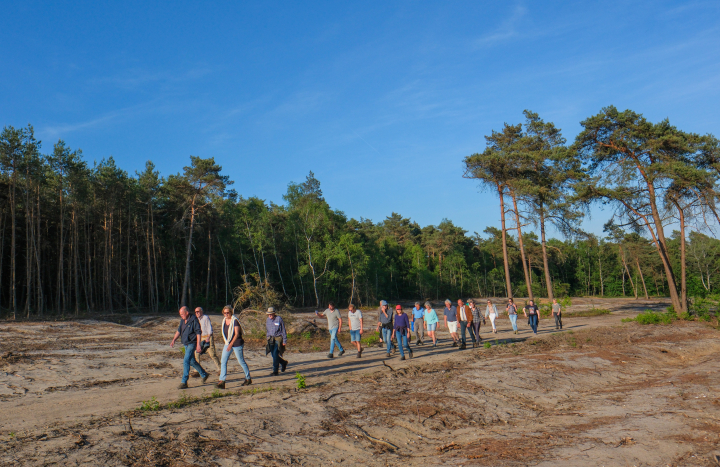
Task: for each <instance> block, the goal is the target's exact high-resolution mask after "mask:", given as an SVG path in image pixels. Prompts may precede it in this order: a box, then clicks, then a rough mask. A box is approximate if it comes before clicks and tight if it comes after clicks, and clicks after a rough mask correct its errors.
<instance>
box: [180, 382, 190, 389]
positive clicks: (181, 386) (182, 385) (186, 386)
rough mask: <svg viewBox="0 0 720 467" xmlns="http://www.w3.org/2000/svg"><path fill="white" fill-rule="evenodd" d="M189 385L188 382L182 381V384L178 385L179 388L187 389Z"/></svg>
mask: <svg viewBox="0 0 720 467" xmlns="http://www.w3.org/2000/svg"><path fill="white" fill-rule="evenodd" d="M187 388H188V385H187V383H181V384H180V386H178V389H187Z"/></svg>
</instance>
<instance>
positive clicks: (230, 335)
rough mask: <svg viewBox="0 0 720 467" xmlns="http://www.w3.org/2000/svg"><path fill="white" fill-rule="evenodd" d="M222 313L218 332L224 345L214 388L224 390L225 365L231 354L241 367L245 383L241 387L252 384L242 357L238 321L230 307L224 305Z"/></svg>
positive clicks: (241, 336)
mask: <svg viewBox="0 0 720 467" xmlns="http://www.w3.org/2000/svg"><path fill="white" fill-rule="evenodd" d="M222 313H223V317H224V319H223V322H222V328H221V329H220V331H221V332H222V337H223V340H224V341H225V345H224V346H223V351H222V358H221V359H220V381H218V383H217V384H216V385H215V387H217V388H219V389H225V377H226V376H227V363H228V360H229V359H230V355H231V354H233V353H234V354H235V358H237V361H238V363H239V364H240V366H241V367H242V369H243V373H245V381H243V383H242V384H241V386H247V385H249V384H252V379H250V369H249V368H248V366H247V363H245V356H244V355H243V346H244V345H245V341H244V340H243V332H242V326H240V320H239V319H237V316H235V315H234V314H233V308H232V307H231V306H230V305H225V308H223V311H222Z"/></svg>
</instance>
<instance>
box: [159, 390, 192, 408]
mask: <svg viewBox="0 0 720 467" xmlns="http://www.w3.org/2000/svg"><path fill="white" fill-rule="evenodd" d="M197 401H198V398H197V397H195V396H191V395H188V394H185V393H183V395H182V396H180V399H178V400H175V401H173V402H168V403H167V408H168V409H181V408H183V407H185V406H188V405H190V404H193V403H195V402H197Z"/></svg>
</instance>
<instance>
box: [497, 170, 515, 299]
mask: <svg viewBox="0 0 720 467" xmlns="http://www.w3.org/2000/svg"><path fill="white" fill-rule="evenodd" d="M497 190H498V196H499V197H500V225H501V229H502V249H503V266H504V267H505V291H506V292H507V297H508V298H513V295H512V285H511V284H510V261H509V260H508V247H507V228H506V227H505V199H504V197H503V194H504V191H505V187H504V186H503V185H502V184H500V183H497Z"/></svg>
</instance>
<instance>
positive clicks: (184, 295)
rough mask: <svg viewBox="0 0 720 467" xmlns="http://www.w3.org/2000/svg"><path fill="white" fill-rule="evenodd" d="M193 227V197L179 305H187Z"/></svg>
mask: <svg viewBox="0 0 720 467" xmlns="http://www.w3.org/2000/svg"><path fill="white" fill-rule="evenodd" d="M194 228H195V198H193V200H192V205H191V206H190V232H189V234H188V241H187V249H186V252H185V278H184V279H183V287H182V298H181V299H180V306H181V307H183V306H187V298H188V286H189V285H190V254H191V253H192V236H193V229H194Z"/></svg>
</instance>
